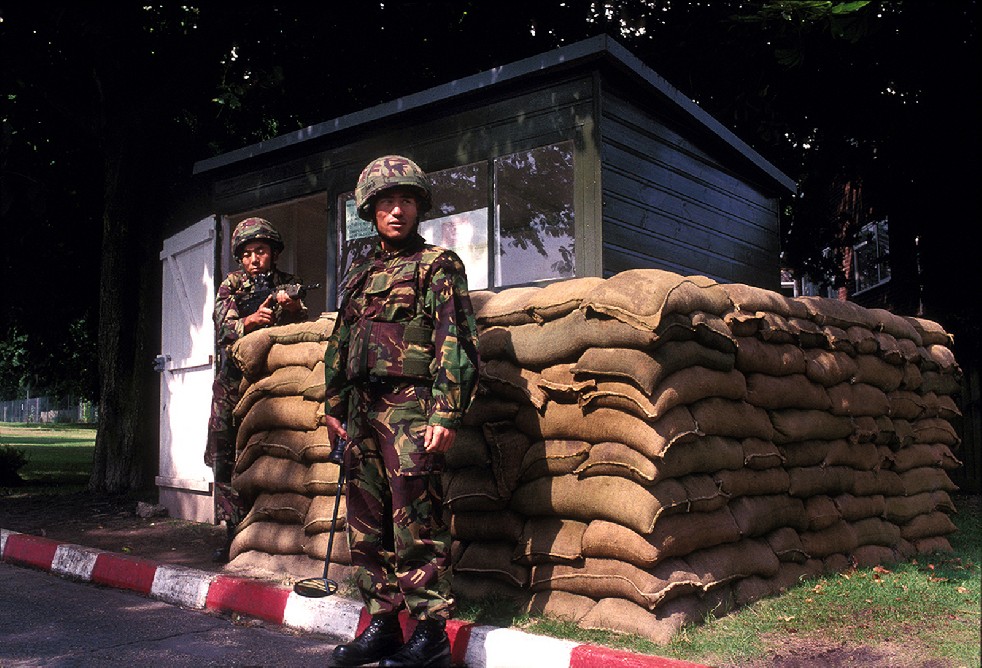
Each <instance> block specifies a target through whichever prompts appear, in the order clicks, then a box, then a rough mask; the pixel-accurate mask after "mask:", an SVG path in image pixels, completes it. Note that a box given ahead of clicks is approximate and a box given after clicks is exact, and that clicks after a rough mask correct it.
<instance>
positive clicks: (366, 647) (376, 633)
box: [331, 613, 402, 666]
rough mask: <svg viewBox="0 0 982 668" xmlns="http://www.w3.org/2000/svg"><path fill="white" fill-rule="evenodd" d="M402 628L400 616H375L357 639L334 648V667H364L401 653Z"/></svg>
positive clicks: (332, 662) (332, 661) (332, 663)
mask: <svg viewBox="0 0 982 668" xmlns="http://www.w3.org/2000/svg"><path fill="white" fill-rule="evenodd" d="M400 647H402V627H401V626H400V625H399V615H398V614H395V613H393V614H388V615H375V616H374V617H372V621H371V623H370V624H369V625H368V626H367V627H366V628H365V630H364V631H362V632H361V635H359V636H358V637H357V638H355V639H354V640H352V641H351V642H349V643H348V644H346V645H338V646H337V647H335V648H334V655H333V657H332V660H331V665H332V666H364V665H365V664H366V663H375V662H376V661H378V660H379V659H382V658H385V657H387V656H390V655H392V654H395V653H396V652H398V651H399V648H400Z"/></svg>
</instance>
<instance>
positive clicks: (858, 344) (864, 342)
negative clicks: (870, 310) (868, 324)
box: [846, 325, 879, 355]
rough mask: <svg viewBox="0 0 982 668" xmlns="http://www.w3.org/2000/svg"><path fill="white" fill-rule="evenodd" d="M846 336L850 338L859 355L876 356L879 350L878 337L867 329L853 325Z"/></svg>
mask: <svg viewBox="0 0 982 668" xmlns="http://www.w3.org/2000/svg"><path fill="white" fill-rule="evenodd" d="M846 336H848V337H849V342H850V343H851V344H852V347H853V350H854V351H855V353H856V354H857V355H874V354H876V351H877V350H878V349H879V345H878V344H877V342H876V335H874V334H873V332H872V331H871V330H869V329H867V328H865V327H859V326H857V325H853V326H852V327H850V328H848V329H847V330H846Z"/></svg>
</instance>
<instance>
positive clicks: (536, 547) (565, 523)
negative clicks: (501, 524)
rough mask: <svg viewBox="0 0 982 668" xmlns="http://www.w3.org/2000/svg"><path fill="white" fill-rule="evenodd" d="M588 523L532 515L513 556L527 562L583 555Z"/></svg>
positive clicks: (566, 560)
mask: <svg viewBox="0 0 982 668" xmlns="http://www.w3.org/2000/svg"><path fill="white" fill-rule="evenodd" d="M586 526H587V525H586V524H585V523H583V522H578V521H576V520H568V519H563V518H560V517H530V518H529V519H528V520H527V521H526V522H525V528H524V530H523V531H522V535H521V537H520V538H519V539H518V544H517V545H516V546H515V551H514V555H513V557H512V559H513V560H514V561H515V562H517V563H520V564H526V565H528V566H531V565H534V564H543V563H547V562H554V563H572V562H575V561H578V560H580V559H582V558H583V532H584V530H585V529H586Z"/></svg>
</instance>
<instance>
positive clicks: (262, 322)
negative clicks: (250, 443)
mask: <svg viewBox="0 0 982 668" xmlns="http://www.w3.org/2000/svg"><path fill="white" fill-rule="evenodd" d="M282 250H283V239H282V237H281V236H280V233H279V232H277V231H276V228H275V227H273V225H272V224H271V223H270V222H269V221H268V220H264V219H263V218H246V219H245V220H243V221H242V222H241V223H239V224H238V225H236V227H235V231H234V232H232V254H233V255H234V256H235V259H236V260H238V261H239V263H240V264H241V265H242V268H241V269H238V270H236V271H233V272H232V273H230V274H229V275H228V276H226V277H225V280H224V281H222V284H221V285H220V286H219V288H218V295H217V296H216V297H215V313H214V320H215V329H216V332H217V335H216V336H217V339H218V362H217V364H216V372H215V382H214V384H213V385H212V401H211V418H210V419H209V421H208V441H207V445H206V446H205V464H206V465H208V466H211V467H212V468H214V471H215V516H216V518H217V519H218V521H223V520H224V522H225V529H226V532H227V533H226V542H225V545H224V546H223V547H222V548H219V549H218V550H216V551H215V554H214V559H215V561H219V562H226V561H228V556H229V548H230V547H231V544H232V537H233V536H234V535H235V528H236V526H238V524H239V522H240V521H241V520H242V516H243V514H244V512H245V508H244V507H243V505H242V501H241V499H240V498H239V495H238V493H237V492H236V491H235V490H234V489H232V484H231V483H232V470H233V469H234V467H235V431H236V430H235V427H234V425H233V424H232V409H234V408H235V405H236V404H237V403H238V402H239V398H240V394H239V384H240V383H241V381H242V371H241V370H240V369H239V367H238V366H236V365H235V362H234V361H233V360H232V357H231V351H232V344H233V343H235V342H236V340H238V339H239V338H241V337H242V336H244V335H246V334H248V333H249V332H251V331H253V330H256V329H261V328H263V327H270V326H272V325H284V324H287V323H292V322H301V321H303V320H306V319H307V309H306V307H305V306H304V305H303V302H302V301H301V300H300V299H295V298H291V297H290V295H289V294H287V292H286V291H285V290H277V291H276V292H275V293H274V291H273V290H274V287H276V286H284V285H300V284H301V283H302V281H301V280H300V279H299V278H297V277H296V276H293V275H292V274H287V273H284V272H282V271H280V270H278V269H277V268H276V259H277V257H278V256H279V254H280V252H281V251H282Z"/></svg>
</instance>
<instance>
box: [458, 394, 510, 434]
mask: <svg viewBox="0 0 982 668" xmlns="http://www.w3.org/2000/svg"><path fill="white" fill-rule="evenodd" d="M516 413H518V404H517V403H516V402H514V401H506V400H503V399H501V398H500V397H496V396H494V395H491V394H489V393H485V392H478V395H477V396H476V397H474V401H472V402H471V405H470V407H469V408H468V409H467V412H466V413H464V419H463V422H462V423H461V424H463V426H465V427H480V426H481V425H482V424H484V423H485V422H498V421H500V420H512V419H514V417H515V414H516Z"/></svg>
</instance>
